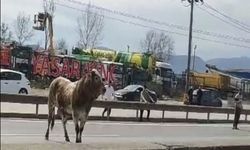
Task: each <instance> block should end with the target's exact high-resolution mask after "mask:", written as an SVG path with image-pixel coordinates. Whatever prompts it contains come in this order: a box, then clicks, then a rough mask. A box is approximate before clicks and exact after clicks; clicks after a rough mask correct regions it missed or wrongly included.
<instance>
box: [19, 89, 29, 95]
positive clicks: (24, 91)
mask: <svg viewBox="0 0 250 150" xmlns="http://www.w3.org/2000/svg"><path fill="white" fill-rule="evenodd" d="M18 93H19V94H28V92H27V90H26V89H20V91H19V92H18Z"/></svg>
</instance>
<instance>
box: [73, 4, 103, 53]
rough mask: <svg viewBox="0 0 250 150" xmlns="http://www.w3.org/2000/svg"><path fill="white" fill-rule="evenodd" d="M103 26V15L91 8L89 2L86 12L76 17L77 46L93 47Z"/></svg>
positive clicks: (99, 36) (99, 38)
mask: <svg viewBox="0 0 250 150" xmlns="http://www.w3.org/2000/svg"><path fill="white" fill-rule="evenodd" d="M103 27H104V16H102V15H99V14H98V12H97V11H94V10H92V6H91V4H88V5H87V8H86V12H85V13H82V14H81V15H80V16H79V17H78V18H77V33H78V35H79V41H78V47H80V48H82V49H88V48H90V49H92V48H94V47H95V46H96V45H97V44H98V43H99V42H100V40H101V33H102V30H103Z"/></svg>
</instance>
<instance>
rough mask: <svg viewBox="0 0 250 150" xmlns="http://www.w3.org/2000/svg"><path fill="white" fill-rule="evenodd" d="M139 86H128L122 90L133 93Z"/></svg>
mask: <svg viewBox="0 0 250 150" xmlns="http://www.w3.org/2000/svg"><path fill="white" fill-rule="evenodd" d="M138 87H139V86H138V85H129V86H126V87H125V88H124V89H125V90H128V91H135V90H136V89H137V88H138Z"/></svg>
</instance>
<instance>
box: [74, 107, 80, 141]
mask: <svg viewBox="0 0 250 150" xmlns="http://www.w3.org/2000/svg"><path fill="white" fill-rule="evenodd" d="M78 113H79V112H76V111H73V121H74V123H75V132H76V143H79V142H80V141H79V131H80V130H79V125H78V122H79V115H78Z"/></svg>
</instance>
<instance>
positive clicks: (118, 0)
mask: <svg viewBox="0 0 250 150" xmlns="http://www.w3.org/2000/svg"><path fill="white" fill-rule="evenodd" d="M55 1H56V2H57V3H59V4H63V5H66V6H70V7H73V8H77V9H82V10H84V9H85V6H84V5H80V4H74V3H72V2H70V0H55ZM76 1H77V0H76ZM204 1H205V2H206V3H207V4H209V5H210V6H212V7H213V8H216V10H218V11H219V12H221V13H224V14H225V15H227V16H230V17H232V18H234V19H237V20H238V21H240V22H241V25H242V24H245V25H246V26H245V29H249V32H250V13H249V8H250V1H249V0H241V1H240V2H241V3H239V1H238V0H204ZM81 2H83V3H88V2H91V3H92V4H94V5H96V6H100V7H103V8H106V9H109V10H116V11H119V12H123V13H128V14H131V15H133V16H135V17H136V16H137V17H138V16H139V17H143V18H147V19H151V20H155V21H160V22H164V23H165V24H172V25H173V26H166V25H157V24H154V23H149V22H144V21H141V20H138V19H133V18H131V17H130V18H129V17H124V16H121V15H118V14H115V13H110V12H107V11H102V12H101V13H102V14H104V15H105V16H106V17H105V27H104V31H103V40H102V41H101V43H100V46H105V47H108V48H112V49H115V50H119V51H125V50H126V49H127V45H129V46H130V49H131V50H133V51H140V50H141V48H140V41H141V40H142V39H143V38H144V37H145V34H146V32H147V31H148V30H150V27H151V28H158V29H161V30H164V31H166V34H168V35H169V36H171V37H172V38H173V39H174V41H175V49H174V51H175V52H174V53H175V54H177V55H182V54H184V55H186V54H187V47H188V36H185V35H188V30H185V29H184V30H180V29H178V28H176V25H179V26H184V27H189V13H190V7H187V6H186V5H187V4H188V3H187V2H182V1H181V0H81ZM42 4H43V1H42V0H1V21H2V22H6V23H8V24H9V25H11V26H12V25H13V21H14V19H15V18H16V16H17V14H18V12H21V11H22V12H25V13H26V14H28V15H30V16H31V17H32V18H33V15H34V14H36V13H37V12H42V11H43V8H42ZM206 6H207V5H206ZM194 7H195V9H194V28H195V29H200V30H202V32H210V33H211V32H212V33H213V34H215V33H216V34H217V35H218V34H221V36H222V35H223V36H226V35H229V36H231V37H235V38H236V40H230V39H225V38H217V37H215V36H207V35H204V34H197V33H194V36H196V37H197V36H198V37H200V38H205V39H208V40H209V41H207V40H201V39H197V38H194V39H193V45H197V52H196V53H197V55H198V56H200V57H202V58H203V59H205V60H208V59H211V58H218V57H226V58H229V57H245V56H247V57H250V33H248V32H246V31H242V30H240V29H238V28H236V27H234V26H232V25H231V24H232V22H230V20H228V19H227V18H225V17H222V16H219V15H218V14H216V12H215V11H212V10H211V9H209V8H207V7H205V5H195V6H194ZM204 10H205V11H204ZM206 11H209V12H210V13H212V15H216V16H219V17H221V18H222V19H223V20H224V21H227V22H223V21H221V20H219V19H218V18H216V17H214V16H212V15H211V14H208V13H207V12H206ZM80 13H81V12H80V11H77V10H74V9H70V8H66V7H64V6H60V5H56V12H55V18H54V35H55V38H54V39H55V40H58V39H60V38H64V39H65V40H66V41H67V43H68V45H69V47H70V48H71V47H72V46H73V45H75V44H76V42H77V40H78V35H77V32H76V18H77V16H79V15H80ZM110 17H111V18H116V19H120V20H124V21H125V22H121V21H118V20H114V19H110ZM129 22H130V23H129ZM131 22H132V23H136V24H139V25H134V24H131ZM140 25H144V27H142V26H140ZM145 26H147V27H145ZM176 33H177V34H176ZM180 34H182V35H180ZM237 39H240V40H242V39H243V40H245V42H242V41H238V40H237ZM211 40H213V41H217V42H218V41H220V42H223V43H224V44H219V43H216V42H211ZM43 41H44V39H43V34H42V33H41V32H39V31H35V37H34V38H32V41H31V42H30V43H38V42H40V43H43ZM228 44H233V45H238V46H230V45H228Z"/></svg>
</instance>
